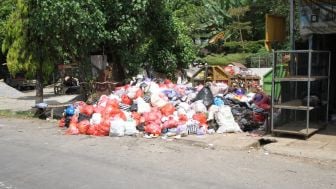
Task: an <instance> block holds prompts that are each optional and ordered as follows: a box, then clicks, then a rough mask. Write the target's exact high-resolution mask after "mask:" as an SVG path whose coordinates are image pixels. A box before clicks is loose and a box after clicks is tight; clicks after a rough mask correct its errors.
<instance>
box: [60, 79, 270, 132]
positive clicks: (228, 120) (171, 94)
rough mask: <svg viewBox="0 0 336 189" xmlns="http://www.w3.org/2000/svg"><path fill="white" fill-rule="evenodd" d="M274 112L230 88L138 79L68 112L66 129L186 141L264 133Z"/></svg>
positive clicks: (261, 97)
mask: <svg viewBox="0 0 336 189" xmlns="http://www.w3.org/2000/svg"><path fill="white" fill-rule="evenodd" d="M269 109H270V105H269V97H268V96H267V95H265V94H264V93H263V92H257V93H251V92H250V93H247V92H246V91H245V90H244V89H242V88H231V87H229V86H228V85H227V84H225V83H206V84H205V85H204V86H203V85H198V86H196V87H193V86H192V84H190V83H189V84H174V83H172V82H171V81H170V80H151V79H141V78H140V79H137V80H136V81H135V82H131V84H128V85H126V86H122V87H118V88H116V89H115V90H114V91H113V92H112V94H110V95H109V96H106V95H103V96H101V97H100V99H99V100H98V101H97V102H95V103H93V104H91V105H89V104H86V103H84V102H76V103H74V104H73V105H71V106H69V107H67V108H66V110H65V113H64V117H63V118H62V119H61V120H60V123H59V126H60V127H68V129H67V131H66V133H67V134H71V135H77V134H87V135H95V136H108V135H110V136H124V135H137V134H138V133H141V132H142V133H145V134H146V136H149V137H152V136H160V135H164V136H168V137H169V136H176V135H179V136H186V135H190V134H196V135H205V134H213V133H227V132H242V131H254V130H260V129H261V130H264V129H265V128H264V127H263V126H264V124H265V122H266V120H267V114H268V111H269Z"/></svg>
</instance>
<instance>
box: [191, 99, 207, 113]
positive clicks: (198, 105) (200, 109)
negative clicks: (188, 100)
mask: <svg viewBox="0 0 336 189" xmlns="http://www.w3.org/2000/svg"><path fill="white" fill-rule="evenodd" d="M192 108H193V109H194V110H195V112H197V113H206V112H207V107H206V106H205V105H204V104H203V102H202V101H201V100H199V101H196V102H194V103H193V104H192Z"/></svg>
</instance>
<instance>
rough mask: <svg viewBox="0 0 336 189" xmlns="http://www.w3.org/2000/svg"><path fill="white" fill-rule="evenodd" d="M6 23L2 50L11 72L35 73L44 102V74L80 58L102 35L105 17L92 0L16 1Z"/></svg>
mask: <svg viewBox="0 0 336 189" xmlns="http://www.w3.org/2000/svg"><path fill="white" fill-rule="evenodd" d="M16 7H17V8H16V10H15V11H14V12H13V13H12V14H11V15H10V17H9V19H8V21H7V23H6V27H5V28H6V32H5V40H4V43H3V45H2V49H3V52H6V53H7V62H8V68H9V70H10V71H11V72H12V73H16V72H18V71H21V70H24V71H27V72H28V73H31V74H34V75H36V78H37V81H38V82H37V86H36V88H37V90H36V95H37V96H38V97H40V98H39V99H38V101H43V82H44V76H45V75H48V74H50V73H51V72H52V70H53V68H54V66H55V65H56V64H59V63H62V62H73V61H83V59H84V57H85V55H88V53H89V51H90V49H91V48H94V47H95V46H96V45H98V44H99V43H100V40H102V39H103V38H104V35H105V30H104V24H105V18H104V15H103V14H102V12H101V11H100V10H99V9H98V7H97V6H96V4H95V3H94V2H93V1H92V0H69V1H57V0H44V1H38V0H17V2H16Z"/></svg>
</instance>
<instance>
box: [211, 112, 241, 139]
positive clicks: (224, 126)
mask: <svg viewBox="0 0 336 189" xmlns="http://www.w3.org/2000/svg"><path fill="white" fill-rule="evenodd" d="M215 119H216V122H217V124H218V125H219V128H218V130H217V133H236V132H242V130H241V129H240V127H239V125H238V124H237V123H236V121H235V120H234V117H233V115H232V112H231V108H230V106H221V107H220V108H219V111H218V112H217V113H216V114H215Z"/></svg>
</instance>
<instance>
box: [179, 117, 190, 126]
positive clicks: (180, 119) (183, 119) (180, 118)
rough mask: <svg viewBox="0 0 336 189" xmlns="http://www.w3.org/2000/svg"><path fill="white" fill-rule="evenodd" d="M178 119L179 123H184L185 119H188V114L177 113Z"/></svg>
mask: <svg viewBox="0 0 336 189" xmlns="http://www.w3.org/2000/svg"><path fill="white" fill-rule="evenodd" d="M179 121H180V124H181V125H182V124H185V123H186V122H187V121H188V116H187V115H185V114H180V115H179Z"/></svg>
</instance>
